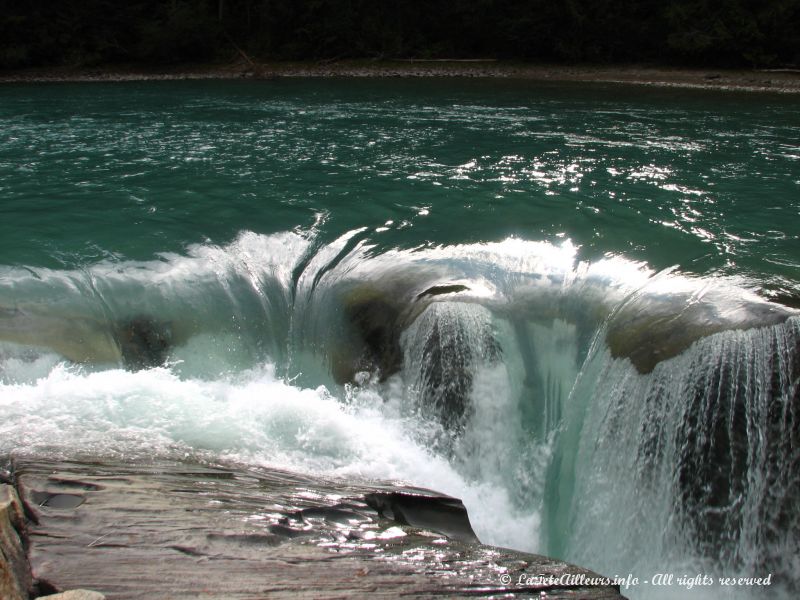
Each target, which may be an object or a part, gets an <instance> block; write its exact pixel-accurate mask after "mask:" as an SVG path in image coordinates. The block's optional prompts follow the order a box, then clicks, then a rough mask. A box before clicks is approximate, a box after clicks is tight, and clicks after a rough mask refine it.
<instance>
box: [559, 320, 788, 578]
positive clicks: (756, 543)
mask: <svg viewBox="0 0 800 600" xmlns="http://www.w3.org/2000/svg"><path fill="white" fill-rule="evenodd" d="M558 455H559V457H558V460H557V461H555V462H554V466H553V471H552V473H551V475H550V478H551V483H552V484H551V491H550V494H551V495H550V497H549V498H548V500H549V502H550V503H551V506H550V516H551V518H550V530H549V539H550V548H551V549H552V550H554V551H556V552H557V553H559V554H563V555H564V556H567V557H569V558H570V559H571V560H574V561H576V562H578V563H581V564H587V565H590V566H591V567H593V568H595V569H597V570H599V571H601V572H604V573H608V574H614V573H620V572H622V571H624V572H628V571H630V572H633V573H637V574H639V575H641V576H643V578H644V577H646V576H648V575H652V574H655V573H659V572H676V573H677V572H684V573H687V574H696V573H698V572H700V573H702V572H706V573H711V574H714V575H717V576H720V575H731V576H733V575H739V574H741V575H744V576H751V577H752V576H766V575H767V574H769V573H772V574H773V577H774V578H775V580H776V581H781V582H783V583H784V584H785V585H789V586H792V585H796V574H797V572H798V571H799V570H800V559H798V556H800V511H798V507H800V474H798V470H797V467H798V464H800V319H798V318H797V317H794V318H792V319H789V320H788V321H786V322H785V323H782V324H778V325H772V326H768V327H761V328H754V329H748V330H733V331H725V332H721V333H718V334H715V335H712V336H709V337H706V338H702V339H701V340H699V341H697V342H695V344H693V345H692V346H691V347H690V348H689V349H688V350H687V351H685V352H684V353H683V354H681V355H679V356H677V357H675V358H673V359H671V360H668V361H664V362H661V363H659V364H658V365H657V366H656V368H655V369H654V370H653V372H652V373H649V374H640V373H638V372H637V371H636V369H634V368H633V366H632V365H631V364H630V362H628V361H627V360H620V359H613V358H612V357H611V355H610V353H609V351H608V349H607V348H605V347H604V346H603V345H602V344H600V345H598V346H597V347H596V349H595V351H594V352H593V353H592V355H591V356H590V357H589V358H588V360H587V362H586V364H585V365H584V367H583V369H582V372H581V374H580V376H579V379H578V381H577V383H576V385H575V388H574V389H573V392H572V394H571V395H570V398H569V401H568V405H567V406H566V407H565V419H564V424H563V430H562V431H561V433H560V442H559V451H558ZM793 581H794V582H793ZM793 589H796V588H793Z"/></svg>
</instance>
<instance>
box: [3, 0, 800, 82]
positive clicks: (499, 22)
mask: <svg viewBox="0 0 800 600" xmlns="http://www.w3.org/2000/svg"><path fill="white" fill-rule="evenodd" d="M242 53H244V54H246V55H247V56H250V57H252V58H253V59H255V60H325V59H345V58H377V59H387V60H388V59H397V58H498V59H518V60H527V61H542V62H572V63H576V62H581V63H653V64H665V65H669V64H673V65H682V66H719V67H794V66H797V65H798V64H800V0H426V1H422V0H160V1H159V0H138V1H137V0H133V1H130V2H124V1H114V0H62V1H58V0H53V1H45V0H27V1H10V0H3V1H2V2H0V67H3V68H19V67H28V66H40V65H81V66H91V65H97V64H108V63H154V64H165V63H181V62H205V61H215V60H221V61H224V60H230V59H232V58H234V57H236V56H237V55H239V56H241V55H242Z"/></svg>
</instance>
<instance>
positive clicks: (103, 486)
mask: <svg viewBox="0 0 800 600" xmlns="http://www.w3.org/2000/svg"><path fill="white" fill-rule="evenodd" d="M14 470H15V476H16V481H17V486H18V489H19V490H20V492H21V496H22V498H23V499H24V501H25V502H27V504H28V509H29V511H30V512H31V514H32V516H34V517H35V519H36V522H30V523H29V525H28V527H29V530H28V536H29V537H28V539H29V546H30V549H29V557H30V563H31V566H32V569H33V574H34V576H35V577H37V578H39V579H40V580H41V581H46V582H48V583H49V584H50V586H51V588H50V591H53V592H57V591H60V590H62V589H68V588H90V589H93V590H96V591H98V592H101V593H103V594H106V595H108V597H113V598H115V599H119V600H126V599H133V598H167V597H168V598H194V597H198V596H202V597H204V598H219V599H222V598H225V599H237V598H241V599H244V598H264V597H270V598H294V597H296V595H297V594H298V593H300V594H310V593H313V594H314V596H315V597H334V596H335V597H344V596H347V597H352V596H356V597H366V596H369V597H386V598H394V597H397V596H401V595H406V596H412V597H429V596H434V595H435V596H443V597H473V596H475V595H502V596H504V597H529V596H531V595H532V594H536V595H537V596H538V595H539V592H546V593H547V596H548V598H575V597H580V598H587V599H595V598H621V596H620V595H619V593H618V589H617V588H615V587H613V586H611V585H599V586H591V587H590V586H588V585H584V584H582V583H580V582H578V581H575V580H572V582H568V581H565V582H564V583H563V584H562V583H558V584H557V585H553V583H552V581H553V580H560V578H561V577H562V576H564V575H567V576H569V575H584V576H586V577H598V576H596V575H595V574H593V573H590V572H588V571H585V570H583V569H580V568H578V567H574V566H572V565H568V564H566V563H563V562H560V561H557V560H553V559H549V558H545V557H542V556H536V555H532V554H525V553H520V552H514V551H511V550H504V549H500V548H492V547H487V546H483V545H481V544H480V543H479V542H478V541H477V540H476V539H475V538H474V534H472V530H471V527H470V526H469V520H468V517H467V515H466V511H464V510H463V505H461V503H460V501H458V500H456V499H454V498H450V497H447V496H442V495H440V494H436V493H435V492H428V491H426V490H418V489H409V490H406V489H403V488H396V487H377V488H376V487H364V486H359V485H352V484H347V483H343V482H341V481H337V480H326V479H321V478H311V477H305V476H301V475H296V474H292V473H286V472H281V471H275V470H264V469H246V470H245V469H239V468H222V467H207V466H202V465H197V464H185V463H180V462H155V463H152V464H149V465H132V464H127V463H119V462H91V463H80V462H71V463H69V462H67V463H55V464H53V463H48V462H37V461H35V460H26V459H20V460H17V461H16V463H15V467H14ZM64 494H71V495H77V496H80V497H81V498H82V499H83V502H81V503H71V504H70V505H65V504H57V505H53V504H48V503H47V502H45V503H43V504H37V503H36V502H35V500H36V499H41V498H53V497H56V496H59V495H64ZM390 513H391V517H392V519H391V520H390V519H387V518H386V517H388V516H389V514H390ZM381 515H385V516H381ZM441 532H446V533H448V534H449V535H450V536H451V537H450V538H446V537H443V536H442V535H440V533H441ZM548 576H551V577H552V579H550V580H548V579H547V578H548ZM531 577H541V581H540V580H538V579H537V580H535V581H532V580H531V579H530V578H531ZM4 598H5V596H4Z"/></svg>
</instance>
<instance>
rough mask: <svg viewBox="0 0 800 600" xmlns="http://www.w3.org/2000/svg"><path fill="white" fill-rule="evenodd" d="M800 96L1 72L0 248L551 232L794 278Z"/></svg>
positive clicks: (128, 250) (386, 241)
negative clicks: (12, 76)
mask: <svg viewBox="0 0 800 600" xmlns="http://www.w3.org/2000/svg"><path fill="white" fill-rule="evenodd" d="M798 140H800V102H799V101H798V100H797V99H796V98H794V97H781V96H777V95H775V96H772V95H752V94H751V95H748V94H729V93H701V92H692V91H671V90H664V89H658V90H656V89H646V88H636V87H606V86H600V85H589V86H586V85H584V86H571V85H542V84H537V83H530V82H507V81H440V80H421V81H381V80H377V81H376V80H369V81H352V80H325V81H306V80H299V81H294V80H291V81H290V80H287V81H270V82H203V83H190V82H168V83H145V84H142V83H122V84H91V85H66V84H64V85H31V86H4V87H2V88H0V194H1V196H0V198H1V199H2V200H1V204H0V210H1V211H2V221H1V222H0V256H2V262H3V263H5V264H16V265H40V266H61V265H64V266H75V265H82V264H86V263H87V262H92V261H95V260H97V259H98V258H100V257H107V256H114V257H119V258H136V259H144V258H149V257H152V256H153V255H154V254H156V253H159V252H164V251H175V252H180V251H181V250H182V249H183V248H184V247H185V245H186V244H189V243H194V242H206V241H211V242H214V243H219V244H222V243H226V242H228V241H230V240H231V239H232V238H233V237H234V236H235V235H236V234H237V232H239V231H241V230H244V229H246V230H252V231H256V232H261V233H271V232H277V231H284V230H287V229H292V228H294V227H301V228H309V227H311V226H312V225H313V224H314V223H315V222H316V221H317V219H318V218H319V217H320V216H321V217H322V218H323V222H322V223H321V224H320V225H319V229H320V230H321V233H322V238H323V239H332V238H334V237H336V236H337V235H339V234H341V233H342V232H344V231H348V230H351V229H355V228H358V227H368V228H371V229H373V230H375V229H377V228H380V227H383V226H384V224H385V223H386V222H388V221H391V222H392V223H390V224H389V225H388V226H387V227H388V230H385V231H381V232H380V233H378V232H375V233H374V235H372V236H371V237H372V238H374V240H375V241H376V242H377V243H378V244H379V245H380V247H383V248H388V247H403V248H410V247H414V246H417V245H419V244H454V243H468V242H476V241H488V240H499V239H503V238H505V237H507V236H509V235H514V236H518V237H521V238H523V239H534V240H550V241H557V240H558V239H559V238H561V237H568V238H570V239H572V240H573V242H574V243H575V244H576V245H579V246H580V247H581V255H582V256H585V257H596V256H599V255H602V254H604V253H606V252H614V253H624V254H625V255H626V256H627V257H629V258H631V259H636V260H645V261H647V262H648V263H650V264H651V265H652V266H654V267H655V268H657V269H660V268H664V267H667V266H672V265H675V264H677V265H680V266H681V267H682V268H683V269H685V270H687V271H691V272H695V273H707V272H723V273H740V274H746V275H748V276H753V277H755V278H756V279H758V280H760V281H762V282H764V283H765V284H767V285H770V286H771V287H786V286H789V287H794V286H796V284H797V282H798V281H799V280H800V234H799V233H798V232H800V167H798V165H799V164H800V141H798Z"/></svg>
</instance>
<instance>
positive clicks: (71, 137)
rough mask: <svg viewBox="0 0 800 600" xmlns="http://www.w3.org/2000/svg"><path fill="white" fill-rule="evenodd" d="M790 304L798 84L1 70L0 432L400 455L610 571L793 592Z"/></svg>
mask: <svg viewBox="0 0 800 600" xmlns="http://www.w3.org/2000/svg"><path fill="white" fill-rule="evenodd" d="M798 306H800V101H798V99H796V98H794V97H791V96H778V95H774V96H773V95H767V94H763V95H761V94H737V93H723V92H697V91H685V90H684V91H677V90H668V89H651V88H646V87H634V86H616V87H615V86H602V85H587V84H580V85H578V84H575V85H567V84H559V85H548V84H543V83H535V82H521V81H502V80H492V81H489V80H475V81H473V80H379V79H377V80H376V79H373V80H366V81H359V80H336V79H330V80H302V79H300V80H276V81H264V82H244V81H242V82H236V81H234V82H231V81H225V82H151V83H117V84H106V83H103V84H101V83H96V84H57V85H49V84H37V85H4V86H2V87H0V455H4V454H8V453H12V452H13V453H26V454H31V455H36V456H45V457H47V456H53V457H60V458H64V457H70V456H109V457H115V458H133V459H137V460H145V459H149V458H153V457H156V458H157V457H173V458H174V457H188V458H191V459H193V460H195V459H196V460H200V461H206V462H211V463H215V462H223V463H224V462H227V463H239V464H250V465H269V466H275V467H280V468H286V469H291V470H295V471H300V472H304V473H312V474H324V475H325V476H337V477H342V478H346V479H348V480H370V479H377V480H381V481H386V480H388V481H402V482H407V483H410V484H413V485H418V486H428V487H431V488H434V489H437V490H439V491H442V492H445V493H450V494H453V495H456V496H459V497H461V498H462V499H463V500H464V502H465V504H466V506H467V508H468V510H469V511H470V515H471V518H472V520H473V525H474V527H475V530H476V532H477V533H478V535H479V537H480V538H481V540H482V541H484V542H486V543H490V544H495V545H500V546H506V547H512V548H516V549H522V550H528V551H534V552H540V553H543V554H549V555H554V556H557V557H559V558H563V559H566V560H569V561H572V562H575V563H577V564H580V565H581V566H585V567H589V568H592V569H595V570H597V571H599V572H601V573H603V574H605V575H609V576H620V577H623V578H624V577H627V576H628V575H629V574H632V575H633V576H635V577H638V578H639V580H640V583H639V585H636V586H634V587H631V588H630V589H628V590H624V593H626V594H627V595H629V596H631V597H633V598H670V597H676V596H681V597H683V596H684V595H689V596H692V597H698V598H699V597H703V598H705V597H709V598H728V597H731V594H734V595H737V597H741V598H751V597H752V598H758V597H762V595H765V594H766V595H769V597H776V596H773V595H772V594H775V595H777V597H780V596H781V594H782V595H783V596H784V597H787V598H788V597H793V594H795V593H797V590H798V584H799V582H798V577H797V573H798V572H800V564H798V563H797V561H798V558H797V557H798V556H800V481H798V477H797V464H798V461H800V448H799V447H798V446H799V445H800V392H799V391H798V388H799V387H800V383H799V381H798V380H799V379H800V356H798V354H800V319H798V317H797V316H796V314H797V312H796V308H797V307H798ZM659 573H662V574H673V575H674V578H675V581H673V583H672V585H670V586H664V585H657V584H656V585H654V583H656V582H663V581H664V578H658V577H657V575H658V574H659ZM770 573H771V574H772V580H771V586H770V587H769V588H766V589H765V588H763V587H757V586H743V585H740V586H736V587H734V588H730V587H726V586H720V585H717V584H715V585H713V586H695V587H694V588H693V589H692V590H691V591H687V590H686V587H688V584H687V583H684V584H683V585H680V584H679V583H678V582H677V579H678V578H679V577H681V576H684V575H686V576H689V577H696V576H697V575H709V576H710V577H712V578H715V580H716V578H718V577H720V576H746V577H766V576H768V575H769V574H770ZM645 581H646V582H647V583H645Z"/></svg>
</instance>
